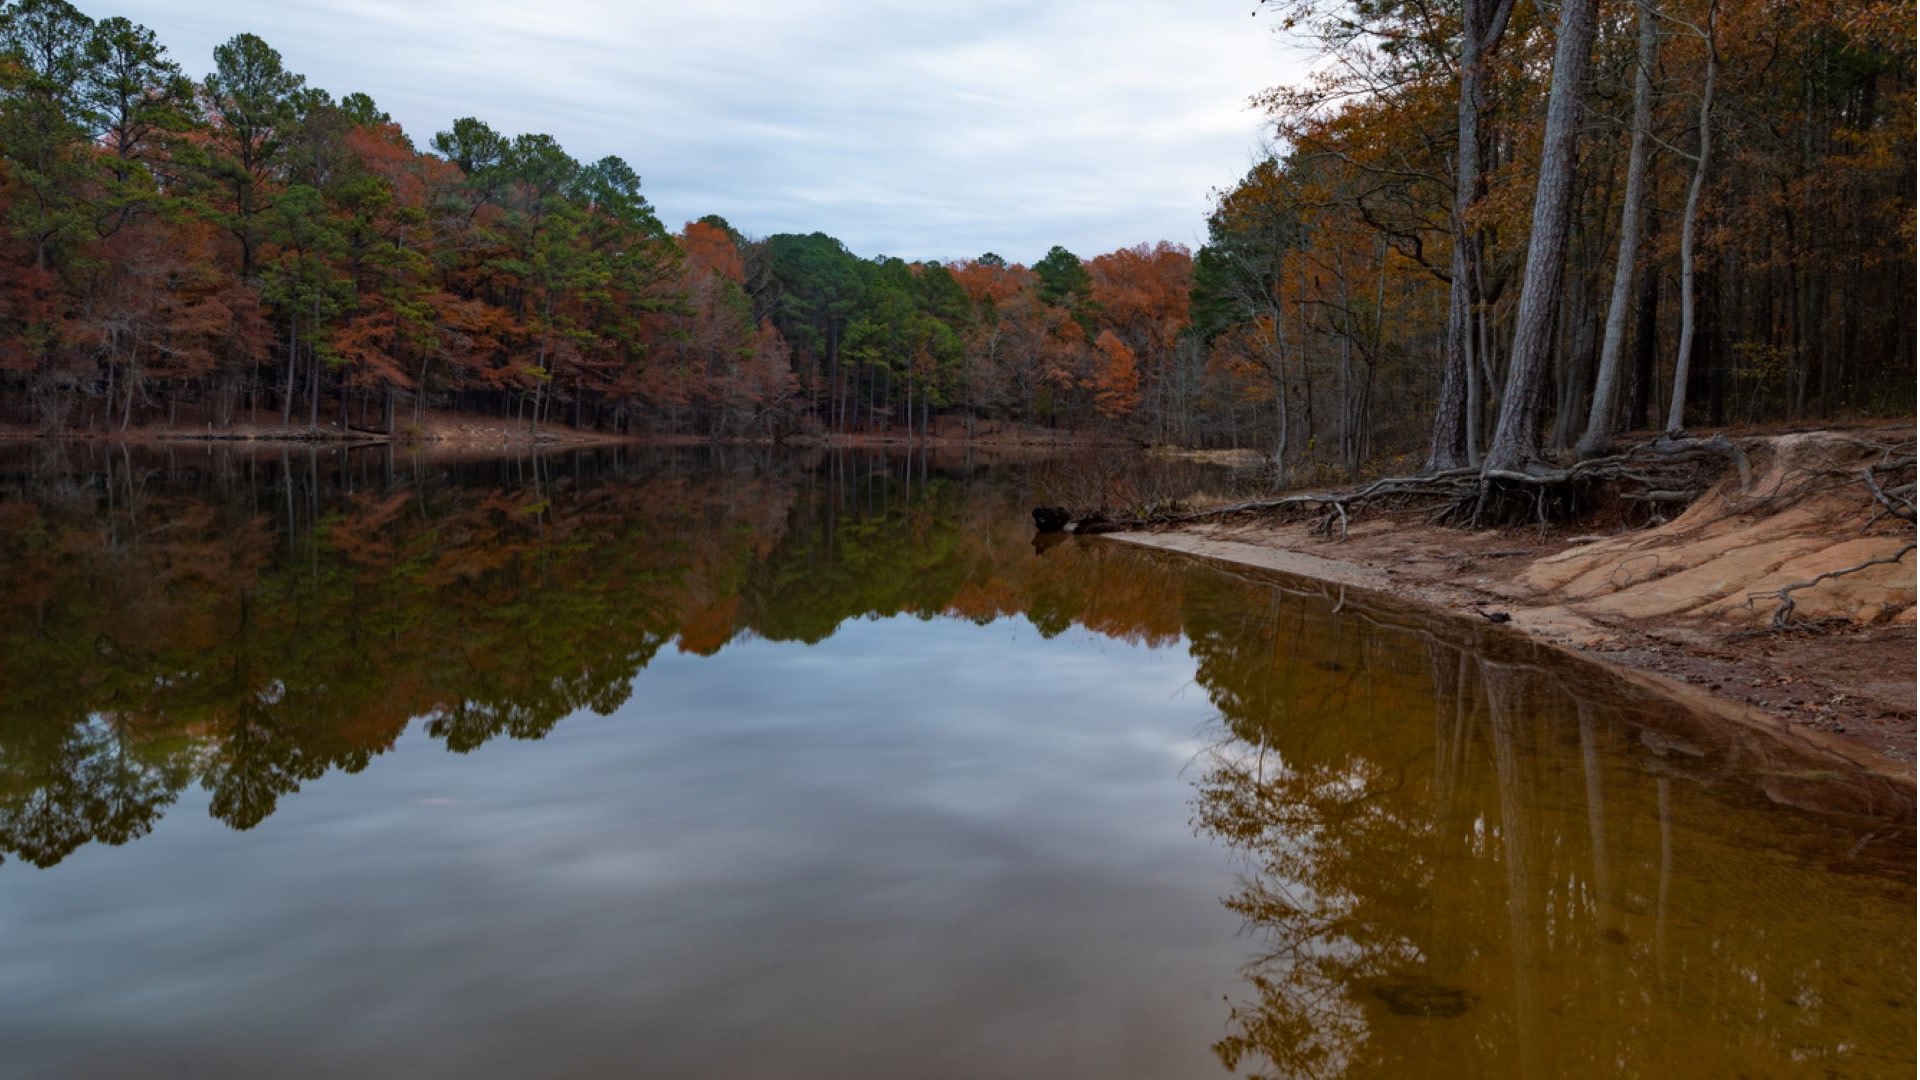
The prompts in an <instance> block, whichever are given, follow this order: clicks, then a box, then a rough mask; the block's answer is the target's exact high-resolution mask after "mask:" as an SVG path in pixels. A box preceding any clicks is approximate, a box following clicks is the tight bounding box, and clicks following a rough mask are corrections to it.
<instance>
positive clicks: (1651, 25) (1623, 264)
mask: <svg viewBox="0 0 1920 1080" xmlns="http://www.w3.org/2000/svg"><path fill="white" fill-rule="evenodd" d="M1635 6H1636V7H1638V8H1639V9H1640V53H1639V60H1638V63H1637V64H1636V69H1635V75H1634V80H1633V141H1632V143H1631V145H1630V147H1629V149H1628V151H1627V192H1626V195H1625V197H1624V198H1623V200H1622V204H1621V208H1620V254H1619V257H1618V258H1617V259H1615V260H1614V264H1613V295H1612V296H1611V297H1610V298H1608V301H1607V329H1606V333H1605V334H1604V335H1602V337H1601V339H1600V373H1599V375H1598V376H1597V377H1596V378H1595V380H1594V384H1593V408H1592V409H1591V411H1589V412H1588V413H1587V430H1586V434H1584V435H1582V436H1580V443H1579V447H1578V450H1579V454H1580V456H1581V457H1583V458H1591V457H1599V456H1600V455H1602V454H1604V453H1606V452H1607V451H1608V450H1609V449H1611V447H1612V445H1613V431H1614V426H1615V419H1616V418H1615V416H1614V409H1615V405H1616V402H1617V401H1618V400H1619V390H1620V354H1621V352H1622V351H1624V349H1625V347H1626V337H1627V308H1628V307H1629V306H1630V302H1631V298H1632V295H1633V275H1634V271H1635V269H1636V267H1638V265H1639V258H1640V231H1641V228H1640V226H1641V222H1642V220H1643V219H1644V218H1645V217H1646V208H1647V156H1648V147H1647V144H1648V142H1649V135H1650V133H1651V131H1652V129H1653V68H1654V65H1655V64H1656V63H1658V62H1659V56H1660V30H1659V25H1658V22H1659V18H1658V16H1657V15H1655V14H1654V10H1653V0H1639V2H1638V4H1636V5H1635Z"/></svg>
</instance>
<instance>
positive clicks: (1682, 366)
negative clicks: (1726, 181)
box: [1667, 0, 1718, 431]
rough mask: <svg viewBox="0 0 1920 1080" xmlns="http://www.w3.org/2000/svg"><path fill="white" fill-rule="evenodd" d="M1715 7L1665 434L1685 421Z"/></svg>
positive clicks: (1710, 8)
mask: <svg viewBox="0 0 1920 1080" xmlns="http://www.w3.org/2000/svg"><path fill="white" fill-rule="evenodd" d="M1714 7H1715V4H1714V3H1713V0H1708V3H1707V29H1706V31H1705V34H1704V35H1703V36H1704V37H1705V38H1706V43H1707V74H1706V79H1705V81H1704V83H1703V85H1702V86H1701V88H1700V153H1699V157H1698V158H1697V159H1696V160H1695V162H1694V166H1693V182H1692V183H1691V184H1689V185H1688V186H1687V209H1686V212H1685V215H1684V216H1683V217H1682V218H1681V219H1680V348H1679V351H1678V352H1677V353H1676V354H1675V359H1674V362H1673V401H1672V404H1671V405H1670V406H1668V409H1667V430H1668V431H1679V430H1680V429H1681V428H1683V427H1685V426H1686V419H1687V367H1688V365H1689V364H1690V363H1691V362H1692V360H1693V233H1694V222H1695V221H1696V220H1697V219H1698V218H1699V214H1700V189H1701V188H1703V187H1705V186H1706V180H1707V161H1708V157H1709V155H1710V153H1711V151H1712V149H1713V127H1712V122H1713V75H1714V68H1715V67H1716V66H1717V60H1718V58H1717V57H1716V56H1715V55H1714V47H1713V16H1714Z"/></svg>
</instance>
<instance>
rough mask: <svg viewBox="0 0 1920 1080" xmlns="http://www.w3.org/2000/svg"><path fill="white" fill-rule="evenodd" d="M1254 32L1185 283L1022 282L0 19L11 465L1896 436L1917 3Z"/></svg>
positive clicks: (1343, 464)
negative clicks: (545, 443) (36, 456)
mask: <svg viewBox="0 0 1920 1080" xmlns="http://www.w3.org/2000/svg"><path fill="white" fill-rule="evenodd" d="M1263 8H1264V11H1265V13H1266V14H1268V15H1269V16H1272V17H1277V19H1278V20H1279V24H1280V32H1281V33H1283V34H1284V35H1286V36H1287V37H1288V39H1289V40H1291V41H1294V42H1296V43H1299V42H1307V43H1311V44H1312V46H1313V47H1314V48H1316V49H1317V50H1318V52H1319V54H1320V57H1321V62H1320V63H1319V64H1317V65H1316V66H1315V68H1314V69H1313V70H1314V72H1315V74H1313V75H1312V76H1311V77H1310V78H1308V79H1307V80H1306V81H1304V82H1301V83H1298V84H1292V85H1286V86H1280V87H1276V88H1273V89H1271V90H1268V91H1266V92H1265V93H1263V94H1260V95H1259V96H1258V97H1256V98H1255V99H1254V103H1255V105H1256V107H1257V108H1258V109H1260V110H1263V111H1264V115H1265V116H1266V117H1268V118H1269V119H1270V121H1271V125H1272V131H1273V134H1274V136H1275V139H1276V141H1275V143H1274V147H1275V149H1274V150H1273V151H1272V153H1271V154H1269V155H1268V156H1266V157H1265V158H1264V159H1262V160H1259V161H1257V163H1255V164H1254V165H1253V166H1252V168H1251V169H1250V170H1249V171H1248V172H1247V173H1246V175H1245V176H1244V177H1242V178H1240V179H1239V180H1238V181H1236V182H1230V183H1228V184H1227V185H1226V186H1225V187H1223V188H1222V189H1220V190H1218V191H1216V192H1215V193H1214V200H1213V210H1212V213H1211V214H1210V216H1209V217H1208V219H1207V222H1206V242H1205V243H1204V244H1203V245H1202V246H1201V247H1200V248H1199V250H1198V251H1189V250H1188V249H1187V248H1185V247H1183V246H1180V245H1177V244H1170V243H1165V242H1160V243H1141V244H1138V245H1135V246H1132V247H1124V248H1121V249H1119V250H1116V251H1112V252H1108V253H1105V254H1099V255H1095V256H1092V257H1089V258H1084V259H1083V258H1081V257H1080V256H1078V255H1076V254H1075V253H1073V252H1070V251H1068V250H1066V249H1065V248H1064V247H1058V246H1056V247H1055V248H1053V249H1052V250H1051V251H1049V252H1047V253H1046V254H1045V256H1044V257H1041V258H1038V259H1036V260H1034V262H1033V264H1032V265H1031V266H1027V265H1022V264H1019V263H1017V262H1010V261H1008V260H1006V259H1004V258H1001V257H999V256H997V255H994V254H991V253H987V254H981V255H979V256H977V257H971V258H959V259H955V260H953V261H948V262H935V261H920V262H909V261H905V260H902V259H898V258H889V257H884V256H881V257H863V256H861V255H858V254H856V253H854V252H851V251H849V250H848V249H847V247H846V246H845V245H844V244H842V243H840V242H839V241H837V240H835V239H834V238H832V237H830V236H827V235H825V234H822V233H813V234H809V235H799V234H780V235H772V236H765V237H755V236H749V235H746V234H744V233H742V232H741V231H739V230H737V229H736V228H734V227H733V226H732V225H730V224H729V223H728V222H727V221H725V220H723V219H721V218H719V217H715V216H709V217H705V218H702V219H700V220H698V221H694V222H689V223H686V224H684V225H683V226H682V227H681V228H680V230H679V231H678V232H671V231H669V229H668V227H667V226H666V225H665V224H663V223H662V222H661V220H660V219H659V217H658V215H657V214H656V212H655V211H654V209H653V207H652V206H651V204H650V203H649V202H648V200H647V198H646V197H645V196H644V195H643V194H642V190H641V180H640V175H639V172H638V171H637V170H636V168H635V167H634V166H633V165H631V164H629V163H628V162H626V161H624V160H622V159H620V158H618V157H613V156H609V157H604V158H601V159H599V160H597V161H593V162H581V161H578V160H575V159H574V158H573V157H571V156H570V155H569V154H568V153H567V152H566V150H565V149H564V148H563V147H562V146H561V145H560V144H559V142H558V141H557V140H555V139H554V138H552V137H550V136H548V135H544V134H538V133H519V134H508V133H505V132H501V131H498V130H496V129H495V128H493V127H491V126H490V125H488V124H487V123H486V122H485V121H483V120H481V119H478V118H473V117H464V118H460V119H456V120H454V121H452V122H451V123H450V124H449V125H448V126H447V128H446V130H443V131H438V132H435V133H434V134H432V135H431V136H430V137H427V138H425V144H424V146H422V145H419V144H417V143H416V142H415V137H414V135H410V134H409V133H407V132H405V131H403V130H402V129H401V127H400V126H399V125H398V124H396V123H394V122H393V121H392V119H391V118H390V117H389V116H388V115H387V114H386V113H384V112H382V111H381V110H380V108H379V107H378V106H377V105H376V104H375V101H374V99H373V98H372V97H371V96H369V95H368V94H367V93H362V92H353V93H346V94H344V95H342V96H340V97H337V98H336V97H335V96H334V95H333V94H331V93H329V92H327V91H325V90H322V89H320V88H318V87H315V86H311V85H309V84H308V82H307V81H306V79H305V78H304V77H303V76H301V75H300V74H297V73H296V72H294V71H292V70H289V68H288V66H287V63H286V61H285V60H284V58H283V57H282V55H281V54H280V53H279V52H278V51H276V50H275V49H274V48H273V47H272V46H271V45H269V44H268V43H267V42H265V41H263V40H261V39H260V38H259V37H256V36H254V35H251V34H246V33H241V34H238V35H237V36H235V37H233V38H232V39H230V40H229V41H227V42H226V43H225V44H223V45H221V46H220V47H218V48H217V49H216V50H215V52H214V55H213V57H212V62H213V67H212V70H211V71H210V72H207V73H206V74H204V75H203V76H201V77H200V78H199V79H198V80H197V81H196V80H195V79H194V78H193V77H192V76H190V75H189V74H188V72H187V70H186V69H185V68H184V67H183V66H182V64H181V63H180V62H179V61H178V60H176V59H174V58H172V57H170V56H169V54H168V52H167V50H166V48H165V47H164V45H163V44H162V43H161V42H160V41H159V39H158V38H157V36H156V35H155V33H154V32H153V31H152V30H150V29H148V28H146V27H143V26H140V25H138V24H136V23H133V22H131V21H129V20H127V19H124V18H102V19H99V20H98V21H96V20H95V19H94V18H92V17H89V16H88V15H86V14H83V13H82V12H80V11H79V10H77V9H76V8H74V7H72V6H71V5H69V4H67V3H65V2H64V0H15V2H13V3H10V4H8V5H6V6H5V7H4V8H0V222H3V225H0V263H3V264H4V265H5V267H6V273H5V275H4V277H0V424H5V425H8V426H9V428H10V429H17V430H18V431H21V432H33V431H38V432H90V433H96V434H105V433H118V432H125V433H137V432H142V431H183V432H184V431H192V432H206V431H221V432H228V431H235V432H247V433H254V434H262V433H265V434H281V435H286V434H296V433H297V434H328V433H331V434H343V433H346V432H348V431H360V432H366V433H379V434H384V435H391V436H397V437H403V438H404V437H409V436H417V435H419V434H420V433H421V431H422V424H423V421H424V419H425V418H426V417H427V416H428V415H429V414H430V413H433V412H436V411H438V412H446V411H451V412H455V413H464V414H474V415H482V416H486V417H491V418H495V419H496V420H497V421H498V422H501V423H504V424H511V425H516V426H518V427H521V428H524V430H525V431H527V432H528V433H530V434H534V433H538V432H541V431H543V430H548V429H551V428H554V427H560V426H567V427H572V428H585V429H593V430H596V431H601V432H606V433H617V434H620V435H628V436H642V435H677V436H697V437H708V438H751V439H776V440H777V439H782V438H787V437H792V436H808V437H816V438H817V437H827V438H832V437H841V436H875V435H879V436H892V437H904V438H916V437H926V436H934V435H939V436H942V437H948V438H951V437H960V436H964V437H984V436H988V435H991V434H993V433H995V432H998V431H1001V430H1007V429H1012V430H1024V429H1030V428H1033V427H1046V428H1054V429H1060V430H1064V431H1067V432H1070V433H1073V434H1074V435H1076V436H1083V437H1086V438H1089V439H1093V438H1098V439H1107V440H1114V441H1121V440H1129V441H1138V442H1153V443H1171V444H1179V445H1187V446H1195V447H1224V446H1234V447H1252V448H1257V449H1259V450H1261V451H1262V452H1263V453H1264V454H1267V455H1269V456H1271V457H1272V458H1273V459H1274V460H1275V462H1276V463H1277V465H1278V466H1279V472H1280V475H1281V478H1282V479H1287V478H1289V477H1298V478H1310V477H1312V476H1314V475H1319V474H1326V475H1346V476H1350V477H1351V476H1358V475H1359V474H1360V473H1361V472H1363V471H1366V470H1377V469H1384V468H1400V469H1401V470H1403V471H1411V470H1413V469H1415V468H1419V467H1423V466H1424V468H1426V469H1427V470H1429V471H1435V470H1447V469H1457V468H1462V467H1471V466H1476V465H1479V464H1481V463H1483V462H1489V463H1490V465H1491V466H1493V467H1498V468H1502V469H1514V468H1522V467H1527V466H1529V465H1532V464H1537V463H1538V462H1540V461H1543V460H1548V459H1555V460H1558V459H1564V458H1565V457H1566V456H1567V455H1568V454H1571V453H1574V452H1576V451H1577V452H1581V453H1586V454H1590V455H1591V454H1598V453H1603V452H1604V451H1605V450H1606V449H1607V447H1608V446H1609V444H1610V443H1611V441H1612V439H1613V437H1614V436H1615V435H1616V434H1617V433H1619V432H1621V431H1626V430H1632V429H1642V428H1644V429H1652V430H1674V431H1677V430H1681V429H1683V428H1686V427H1688V426H1689V425H1712V426H1721V425H1743V424H1759V423H1773V422H1782V421H1785V422H1801V421H1805V420H1809V419H1819V418H1847V417H1854V416H1862V415H1909V414H1910V413H1911V411H1912V408H1913V392H1912V388H1913V386H1914V377H1915V368H1914V355H1915V330H1914V307H1915V291H1914V237H1915V232H1914V227H1915V226H1914V186H1913V177H1914V167H1915V157H1914V21H1913V20H1914V16H1913V6H1912V4H1911V3H1910V2H1904V0H1866V2H1860V3H1852V2H1845V3H1843V2H1838V0H1813V2H1804V3H1780V2H1777V0H1605V2H1602V0H1563V2H1562V3H1560V4H1558V5H1552V6H1550V5H1544V4H1539V3H1537V2H1535V0H1457V2H1451V3H1443V4H1434V3H1430V2H1427V0H1358V2H1334V3H1328V2H1324V0H1268V2H1266V3H1265V4H1263ZM1271 21H1272V20H1271V19H1269V20H1268V23H1267V24H1263V25H1270V24H1271ZM1249 32H1268V31H1261V30H1250V31H1249ZM1223 179H1226V178H1223Z"/></svg>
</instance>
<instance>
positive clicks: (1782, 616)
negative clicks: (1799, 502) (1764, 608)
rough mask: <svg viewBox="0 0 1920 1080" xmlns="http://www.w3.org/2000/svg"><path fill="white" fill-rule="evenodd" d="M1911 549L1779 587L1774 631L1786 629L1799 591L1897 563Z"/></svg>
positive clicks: (1756, 594) (1911, 548) (1909, 545)
mask: <svg viewBox="0 0 1920 1080" xmlns="http://www.w3.org/2000/svg"><path fill="white" fill-rule="evenodd" d="M1913 548H1914V545H1913V544H1911V543H1908V544H1907V545H1906V546H1904V547H1902V548H1901V549H1900V550H1899V551H1896V552H1894V553H1893V554H1891V555H1882V556H1880V557H1879V558H1877V559H1868V560H1867V561H1866V562H1863V563H1858V564H1856V565H1853V566H1847V567H1842V568H1841V569H1839V570H1828V571H1827V572H1826V573H1824V574H1819V575H1816V576H1815V577H1813V578H1810V579H1808V580H1806V581H1796V582H1794V583H1793V584H1791V585H1783V586H1781V587H1780V589H1779V590H1778V591H1776V592H1775V593H1773V595H1774V596H1777V597H1779V598H1780V606H1779V607H1777V608H1775V609H1774V612H1773V628H1774V629H1775V630H1785V629H1786V628H1787V624H1788V623H1789V622H1790V621H1791V620H1792V619H1793V605H1794V599H1793V594H1794V593H1796V592H1799V591H1800V590H1801V589H1811V588H1813V587H1814V586H1815V585H1818V584H1820V583H1821V582H1823V581H1825V580H1827V579H1828V578H1837V577H1841V576H1842V575H1845V574H1857V573H1859V572H1860V571H1862V570H1865V569H1866V568H1867V567H1869V566H1887V565H1889V564H1892V563H1897V562H1899V561H1900V560H1901V559H1904V558H1906V557H1907V552H1909V551H1912V550H1913ZM1765 595H1767V594H1766V593H1754V594H1753V595H1752V596H1749V597H1748V600H1749V601H1752V600H1753V599H1754V598H1756V597H1760V596H1765Z"/></svg>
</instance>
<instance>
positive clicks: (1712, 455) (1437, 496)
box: [1075, 434, 1751, 539]
mask: <svg viewBox="0 0 1920 1080" xmlns="http://www.w3.org/2000/svg"><path fill="white" fill-rule="evenodd" d="M1729 465H1730V466H1731V467H1733V468H1734V469H1737V470H1738V472H1739V474H1740V478H1741V484H1742V487H1743V488H1744V487H1746V486H1747V485H1748V484H1750V483H1751V466H1750V465H1749V463H1748V459H1747V455H1746V453H1745V451H1743V450H1741V449H1740V447H1739V446H1737V445H1735V444H1734V443H1733V442H1732V440H1730V439H1728V438H1726V437H1725V436H1723V435H1716V436H1714V437H1712V438H1710V439H1692V438H1687V437H1684V436H1675V435H1671V434H1669V435H1662V436H1660V437H1659V438H1657V439H1654V440H1652V441H1650V442H1647V443H1643V444H1640V445H1638V446H1634V447H1631V448H1629V449H1627V450H1625V451H1623V452H1621V453H1618V454H1613V455H1610V456H1607V457H1599V458H1592V459H1590V460H1587V461H1582V462H1578V463H1576V464H1574V465H1571V466H1568V467H1566V468H1564V469H1545V468H1542V469H1538V470H1529V471H1526V472H1520V471H1508V470H1493V471H1484V472H1483V471H1482V470H1480V469H1476V468H1466V469H1450V470H1447V471H1445V472H1438V473H1432V474H1429V475H1425V476H1390V477H1386V478H1384V479H1380V480H1375V481H1373V482H1371V483H1368V484H1365V485H1362V486H1360V487H1358V488H1354V489H1352V490H1349V491H1334V492H1303V493H1298V494H1293V495H1284V496H1279V497H1276V498H1272V499H1250V500H1247V501H1244V502H1237V503H1232V504H1229V505H1227V506H1218V507H1213V508H1211V509H1208V510H1198V511H1187V512H1171V511H1169V512H1153V513H1144V514H1138V515H1135V516H1131V517H1121V518H1109V517H1108V516H1107V515H1105V514H1104V513H1098V512H1096V513H1090V514H1084V515H1082V516H1080V517H1079V518H1078V519H1077V520H1076V524H1075V529H1076V531H1079V532H1112V531H1115V530H1118V529H1138V528H1147V527H1151V526H1157V525H1188V524H1193V523H1196V522H1202V521H1219V520H1223V519H1227V518H1234V517H1241V516H1246V515H1252V514H1269V513H1282V512H1286V511H1290V510H1312V511H1316V512H1317V513H1318V516H1319V520H1318V522H1317V523H1316V524H1315V526H1314V529H1313V531H1314V533H1315V534H1317V535H1321V536H1326V537H1329V538H1336V537H1337V538H1338V539H1345V538H1346V535H1347V528H1348V525H1349V524H1350V522H1351V521H1352V518H1353V515H1354V514H1356V513H1358V512H1359V511H1361V510H1362V509H1369V508H1400V509H1404V508H1420V507H1425V508H1430V510H1431V513H1430V516H1429V518H1428V523H1429V524H1435V525H1439V524H1445V525H1460V526H1468V527H1478V526H1480V525H1482V524H1493V523H1500V522H1515V521H1523V520H1524V521H1533V522H1537V523H1538V524H1539V525H1540V527H1541V528H1542V529H1545V528H1546V526H1547V525H1548V524H1549V523H1550V522H1552V521H1554V520H1556V519H1560V518H1566V517H1572V516H1575V515H1577V514H1578V513H1579V511H1580V510H1581V509H1582V508H1583V507H1584V506H1585V505H1586V504H1587V503H1589V502H1590V501H1591V495H1590V490H1591V489H1594V488H1597V487H1599V486H1602V485H1604V486H1607V487H1608V488H1610V489H1611V490H1613V491H1614V492H1615V493H1616V494H1617V497H1619V498H1621V499H1624V500H1627V501H1630V502H1638V503H1643V504H1646V505H1649V506H1656V507H1658V506H1682V505H1685V504H1688V503H1691V502H1692V501H1693V500H1695V499H1697V498H1699V497H1700V496H1701V495H1702V494H1704V493H1705V492H1706V491H1707V489H1708V488H1709V487H1711V486H1712V485H1713V484H1714V483H1715V482H1716V481H1717V480H1718V479H1719V478H1720V476H1721V475H1722V474H1723V473H1724V472H1725V471H1726V469H1727V468H1728V466H1729Z"/></svg>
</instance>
